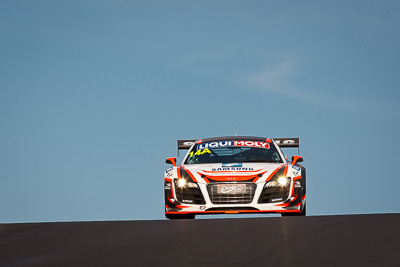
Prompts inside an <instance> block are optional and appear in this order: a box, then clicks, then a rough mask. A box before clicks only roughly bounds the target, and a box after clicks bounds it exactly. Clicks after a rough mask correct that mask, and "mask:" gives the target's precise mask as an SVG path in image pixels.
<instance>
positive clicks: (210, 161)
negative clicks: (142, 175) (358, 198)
mask: <svg viewBox="0 0 400 267" xmlns="http://www.w3.org/2000/svg"><path fill="white" fill-rule="evenodd" d="M281 147H299V138H275V139H271V138H264V137H238V136H230V137H217V138H207V139H201V140H178V153H179V150H180V149H188V151H187V153H186V155H185V157H184V158H183V161H182V163H181V164H180V165H177V164H176V158H175V157H171V158H167V159H166V163H169V164H172V165H173V166H172V167H171V168H169V169H167V170H166V171H165V173H164V193H165V216H166V218H168V219H192V218H195V216H196V215H201V214H232V213H280V214H281V215H282V216H290V215H291V216H296V215H297V216H305V215H306V170H305V168H304V167H303V166H301V165H299V163H300V162H302V161H303V158H302V157H301V156H292V159H291V161H289V160H288V159H287V157H286V156H285V154H284V153H283V152H282V150H281Z"/></svg>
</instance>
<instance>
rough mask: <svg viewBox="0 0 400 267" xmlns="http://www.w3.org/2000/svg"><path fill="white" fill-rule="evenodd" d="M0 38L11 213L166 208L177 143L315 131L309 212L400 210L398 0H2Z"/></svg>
mask: <svg viewBox="0 0 400 267" xmlns="http://www.w3.org/2000/svg"><path fill="white" fill-rule="evenodd" d="M0 38H1V41H0V222H2V223H6V222H44V221H82V220H155V219H163V218H164V203H163V201H164V196H163V171H164V169H166V168H168V167H169V166H168V165H167V164H165V163H164V162H165V158H166V157H170V156H176V155H177V152H176V149H177V148H176V140H177V139H197V138H199V139H200V138H205V137H214V136H225V135H234V134H235V131H236V133H237V134H238V135H251V136H265V137H300V152H301V155H302V156H303V157H304V164H303V165H304V166H305V167H306V168H307V183H308V184H307V212H308V214H309V215H335V214H361V213H362V214H363V213H387V212H391V213H392V212H396V213H397V212H399V211H400V208H399V204H400V201H399V197H398V192H399V188H400V178H399V171H398V169H399V167H398V166H399V165H398V164H399V163H398V162H399V159H400V158H399V153H400V142H399V138H400V137H399V133H400V106H399V100H400V2H399V1H397V0H393V1H382V0H376V1H367V0H362V1H348V0H346V1H345V0H343V1H255V0H254V1H235V0H229V1H227V0H220V1H215V0H212V1H210V0H208V1H207V0H206V1H187V0H181V1H174V0H171V1H121V0H118V1H115V0H114V1H101V0H93V1H89V0H87V1H82V0H68V1H50V0H47V1H40V0H37V1H29V0H25V1H24V0H20V1H14V0H2V1H0ZM235 129H236V130H235ZM230 217H232V216H230Z"/></svg>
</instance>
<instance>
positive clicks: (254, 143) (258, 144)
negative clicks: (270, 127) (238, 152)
mask: <svg viewBox="0 0 400 267" xmlns="http://www.w3.org/2000/svg"><path fill="white" fill-rule="evenodd" d="M226 146H247V147H260V148H267V149H269V143H267V142H259V141H219V142H210V143H204V144H199V145H197V149H198V150H201V149H205V148H214V147H226Z"/></svg>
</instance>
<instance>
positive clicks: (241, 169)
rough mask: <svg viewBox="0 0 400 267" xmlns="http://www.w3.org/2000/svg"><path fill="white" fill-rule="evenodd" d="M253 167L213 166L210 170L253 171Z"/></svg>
mask: <svg viewBox="0 0 400 267" xmlns="http://www.w3.org/2000/svg"><path fill="white" fill-rule="evenodd" d="M253 170H254V169H253V168H247V167H222V168H213V169H212V170H211V171H213V172H220V171H253Z"/></svg>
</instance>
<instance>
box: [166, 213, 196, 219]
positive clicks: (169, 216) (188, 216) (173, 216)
mask: <svg viewBox="0 0 400 267" xmlns="http://www.w3.org/2000/svg"><path fill="white" fill-rule="evenodd" d="M195 217H196V215H195V214H190V213H189V214H165V218H167V219H170V220H176V219H194V218H195Z"/></svg>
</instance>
